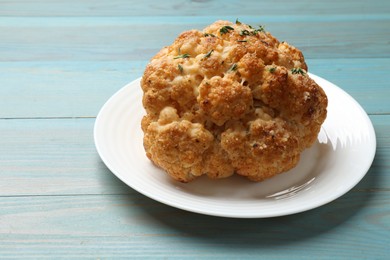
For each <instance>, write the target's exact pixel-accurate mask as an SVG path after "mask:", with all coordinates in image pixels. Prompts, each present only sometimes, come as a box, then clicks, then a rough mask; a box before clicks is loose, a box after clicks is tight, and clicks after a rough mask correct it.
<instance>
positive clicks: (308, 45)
mask: <svg viewBox="0 0 390 260" xmlns="http://www.w3.org/2000/svg"><path fill="white" fill-rule="evenodd" d="M319 17H322V16H319ZM332 18H333V19H332ZM218 19H228V20H230V21H234V20H235V19H236V18H235V17H218V16H207V17H203V18H199V17H187V18H183V17H176V18H174V19H173V18H172V17H169V18H166V17H158V19H157V20H152V21H150V19H148V18H147V17H144V18H126V17H125V18H124V17H119V18H112V17H100V18H95V17H77V18H73V17H72V18H62V17H45V18H34V17H20V18H19V17H18V18H2V24H1V30H0V38H1V39H2V41H1V43H0V61H34V60H40V61H53V60H55V61H74V60H78V61H79V60H82V61H83V60H89V61H102V60H111V61H129V60H140V59H141V60H144V59H147V60H148V59H149V58H151V57H152V56H153V55H154V54H155V53H157V51H158V50H159V49H161V48H162V47H163V46H166V45H170V44H171V43H172V42H173V40H174V39H175V38H176V37H177V36H178V35H179V34H180V33H181V32H183V31H185V30H189V29H202V28H204V27H205V26H206V25H208V24H210V23H212V22H214V21H216V20H218ZM178 21H180V22H178ZM242 21H245V22H247V23H250V24H254V25H257V24H259V23H260V24H263V25H265V26H266V29H267V30H268V31H270V32H272V34H273V35H275V36H276V37H277V38H278V39H280V40H281V41H287V42H289V43H291V44H293V45H294V46H297V47H298V48H300V49H301V50H302V51H303V52H304V54H305V55H306V57H307V58H311V59H312V58H389V57H390V44H389V35H388V33H387V32H388V28H389V26H390V15H380V16H359V17H357V16H352V17H348V16H335V17H326V18H323V19H320V18H318V17H317V16H307V17H301V16H299V17H294V16H290V17H284V18H275V17H257V16H256V17H245V16H244V17H243V18H242ZM308 23H309V24H310V26H308ZM15 32H17V33H15ZM363 32H364V33H363ZM302 34H304V35H305V36H304V37H303V36H302ZM145 39H147V40H145Z"/></svg>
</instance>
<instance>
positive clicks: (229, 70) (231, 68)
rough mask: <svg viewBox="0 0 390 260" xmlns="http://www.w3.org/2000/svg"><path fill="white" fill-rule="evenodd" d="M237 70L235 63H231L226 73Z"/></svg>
mask: <svg viewBox="0 0 390 260" xmlns="http://www.w3.org/2000/svg"><path fill="white" fill-rule="evenodd" d="M236 70H237V63H233V65H232V66H231V67H230V68H229V69H228V72H233V71H236Z"/></svg>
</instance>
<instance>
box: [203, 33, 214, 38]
mask: <svg viewBox="0 0 390 260" xmlns="http://www.w3.org/2000/svg"><path fill="white" fill-rule="evenodd" d="M203 35H204V37H209V36H210V37H215V35H214V34H212V33H205V34H203Z"/></svg>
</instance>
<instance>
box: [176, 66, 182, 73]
mask: <svg viewBox="0 0 390 260" xmlns="http://www.w3.org/2000/svg"><path fill="white" fill-rule="evenodd" d="M177 68H178V69H179V70H180V73H183V66H181V65H180V64H177Z"/></svg>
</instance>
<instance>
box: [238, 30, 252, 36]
mask: <svg viewBox="0 0 390 260" xmlns="http://www.w3.org/2000/svg"><path fill="white" fill-rule="evenodd" d="M249 34H250V32H249V31H248V30H241V32H240V35H241V36H246V35H249Z"/></svg>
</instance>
